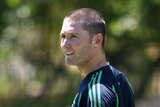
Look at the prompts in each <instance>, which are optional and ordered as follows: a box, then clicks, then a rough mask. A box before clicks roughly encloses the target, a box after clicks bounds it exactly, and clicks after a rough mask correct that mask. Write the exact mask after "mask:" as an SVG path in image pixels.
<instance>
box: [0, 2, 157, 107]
mask: <svg viewBox="0 0 160 107" xmlns="http://www.w3.org/2000/svg"><path fill="white" fill-rule="evenodd" d="M81 7H90V8H94V9H97V10H98V11H100V12H101V13H102V14H103V16H104V18H105V20H106V22H107V27H108V29H107V43H106V45H105V52H106V56H107V58H108V60H109V61H110V63H111V64H112V65H114V66H116V67H117V68H118V69H120V70H122V71H123V72H124V73H125V74H126V75H127V76H128V78H129V80H130V82H131V84H132V85H133V87H134V90H135V94H136V97H137V98H142V97H145V94H146V91H145V89H146V87H147V86H148V84H150V81H151V79H152V75H153V74H154V73H155V72H158V71H159V69H160V68H159V67H160V36H159V34H160V27H159V26H160V20H159V19H160V14H159V11H158V10H159V9H160V2H159V0H134V1H133V0H119V1H116V0H112V1H109V0H101V1H99V0H94V1H91V0H76V1H75V0H70V1H68V0H63V1H60V0H35V1H28V0H2V1H1V4H0V15H1V16H0V78H1V79H0V83H3V84H6V85H2V87H0V95H1V94H2V93H6V94H5V95H4V94H3V95H4V96H5V97H6V100H5V98H1V97H0V106H1V104H3V105H4V106H12V104H14V105H15V106H24V107H27V106H28V105H30V107H36V106H38V107H41V106H42V107H43V106H46V105H47V107H50V106H59V107H62V106H63V107H64V106H70V105H69V104H71V101H72V99H73V95H74V93H75V91H76V88H77V87H76V86H77V85H78V84H79V80H80V76H77V74H75V73H73V74H70V73H68V72H67V71H68V67H66V66H65V64H64V61H63V60H64V58H63V55H62V52H61V50H60V45H59V44H60V39H59V32H60V29H61V24H62V21H63V18H64V16H65V15H66V14H67V13H68V12H70V11H71V10H74V9H76V8H81ZM73 71H76V70H75V69H73ZM75 75H76V77H75ZM7 76H8V77H7ZM3 78H4V79H3ZM17 78H18V79H17ZM20 84H21V85H20ZM15 86H17V87H15ZM5 90H6V91H5ZM7 90H8V91H7ZM10 90H12V91H10ZM7 93H9V94H7ZM10 93H11V94H10ZM64 96H66V97H64ZM7 98H8V99H7ZM64 98H68V99H67V100H66V99H65V101H64V102H63V103H59V102H58V101H61V100H62V99H64ZM8 101H9V102H12V104H8V103H7V102H8ZM1 102H2V103H1ZM39 102H41V104H39Z"/></svg>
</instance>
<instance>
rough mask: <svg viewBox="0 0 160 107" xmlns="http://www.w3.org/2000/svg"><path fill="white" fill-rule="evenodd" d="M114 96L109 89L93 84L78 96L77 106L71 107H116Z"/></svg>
mask: <svg viewBox="0 0 160 107" xmlns="http://www.w3.org/2000/svg"><path fill="white" fill-rule="evenodd" d="M116 103H117V102H116V94H115V93H114V91H113V90H112V89H111V88H110V87H105V86H104V85H103V84H95V85H93V86H92V87H91V88H88V89H86V91H84V92H83V93H81V94H80V98H79V104H78V106H73V107H116Z"/></svg>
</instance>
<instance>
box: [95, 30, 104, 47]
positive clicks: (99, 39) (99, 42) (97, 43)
mask: <svg viewBox="0 0 160 107" xmlns="http://www.w3.org/2000/svg"><path fill="white" fill-rule="evenodd" d="M93 40H94V47H97V46H101V45H102V41H103V35H102V33H97V34H96V35H94V37H93Z"/></svg>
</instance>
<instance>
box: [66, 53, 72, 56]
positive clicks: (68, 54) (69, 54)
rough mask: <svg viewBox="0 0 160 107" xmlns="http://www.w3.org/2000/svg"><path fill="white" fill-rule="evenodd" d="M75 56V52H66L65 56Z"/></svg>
mask: <svg viewBox="0 0 160 107" xmlns="http://www.w3.org/2000/svg"><path fill="white" fill-rule="evenodd" d="M73 54H74V52H66V53H65V55H67V56H71V55H73Z"/></svg>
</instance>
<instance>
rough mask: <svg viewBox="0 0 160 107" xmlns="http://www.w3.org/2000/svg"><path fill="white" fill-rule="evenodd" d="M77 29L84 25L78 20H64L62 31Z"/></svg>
mask: <svg viewBox="0 0 160 107" xmlns="http://www.w3.org/2000/svg"><path fill="white" fill-rule="evenodd" d="M76 29H82V25H81V24H80V23H77V22H73V21H71V20H64V21H63V25H62V29H61V32H66V31H67V32H72V31H74V30H76Z"/></svg>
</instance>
